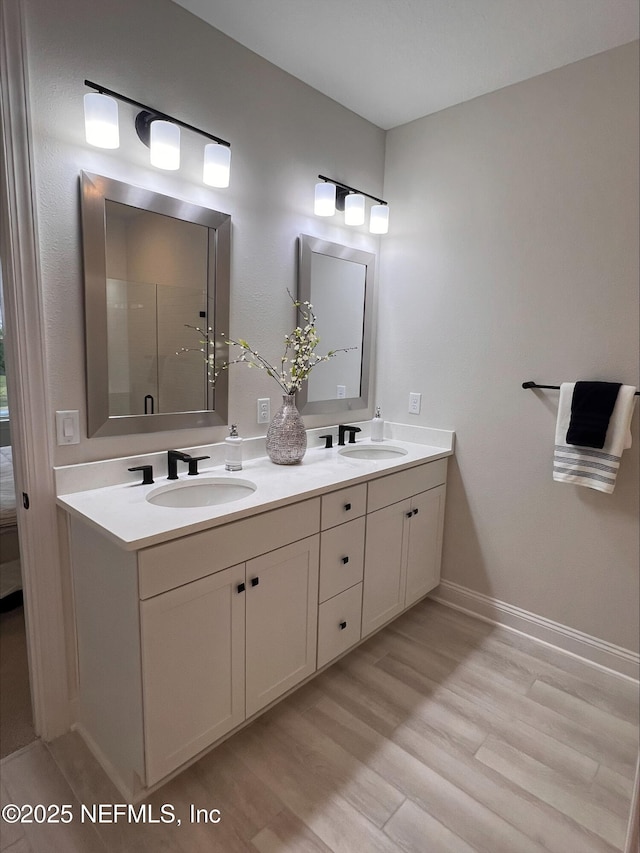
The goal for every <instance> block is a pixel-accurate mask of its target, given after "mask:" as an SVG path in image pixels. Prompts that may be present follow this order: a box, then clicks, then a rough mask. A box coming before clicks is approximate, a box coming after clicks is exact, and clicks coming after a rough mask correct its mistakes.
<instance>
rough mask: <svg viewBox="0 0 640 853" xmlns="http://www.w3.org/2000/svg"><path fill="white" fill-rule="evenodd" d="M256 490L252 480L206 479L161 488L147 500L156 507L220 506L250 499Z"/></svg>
mask: <svg viewBox="0 0 640 853" xmlns="http://www.w3.org/2000/svg"><path fill="white" fill-rule="evenodd" d="M256 488H257V487H256V484H255V483H252V482H251V481H250V480H236V479H235V477H206V478H202V479H198V480H193V481H190V480H181V481H180V482H179V483H171V484H170V485H164V486H160V487H159V488H157V489H153V490H152V491H151V492H149V494H148V495H147V496H146V498H147V500H148V501H149V503H151V504H154V505H155V506H169V507H197V506H218V505H219V504H228V503H231V502H232V501H239V500H242V498H248V497H249V495H251V494H253V492H255V490H256Z"/></svg>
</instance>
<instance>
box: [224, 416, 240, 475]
mask: <svg viewBox="0 0 640 853" xmlns="http://www.w3.org/2000/svg"><path fill="white" fill-rule="evenodd" d="M224 443H225V450H224V467H225V469H226V470H227V471H242V439H241V438H240V436H239V435H238V427H237V426H236V424H231V426H230V427H229V435H228V436H227V437H226V438H225V440H224Z"/></svg>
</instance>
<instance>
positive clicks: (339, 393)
mask: <svg viewBox="0 0 640 853" xmlns="http://www.w3.org/2000/svg"><path fill="white" fill-rule="evenodd" d="M346 396H347V386H346V385H336V399H338V400H344V398H345V397H346Z"/></svg>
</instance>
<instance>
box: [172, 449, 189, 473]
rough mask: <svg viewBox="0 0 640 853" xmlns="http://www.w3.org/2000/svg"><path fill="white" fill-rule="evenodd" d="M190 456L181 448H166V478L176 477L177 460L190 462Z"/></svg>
mask: <svg viewBox="0 0 640 853" xmlns="http://www.w3.org/2000/svg"><path fill="white" fill-rule="evenodd" d="M190 461H191V456H189V454H188V453H183V452H182V451H181V450H167V472H168V473H167V480H177V479H178V462H190Z"/></svg>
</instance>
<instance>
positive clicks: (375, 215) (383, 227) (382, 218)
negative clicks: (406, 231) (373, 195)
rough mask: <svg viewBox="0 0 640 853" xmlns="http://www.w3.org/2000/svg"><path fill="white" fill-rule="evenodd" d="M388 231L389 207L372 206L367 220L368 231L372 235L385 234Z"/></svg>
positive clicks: (382, 205)
mask: <svg viewBox="0 0 640 853" xmlns="http://www.w3.org/2000/svg"><path fill="white" fill-rule="evenodd" d="M388 230H389V205H388V204H374V205H373V207H372V208H371V216H370V218H369V231H371V233H372V234H386V233H387V231H388Z"/></svg>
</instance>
